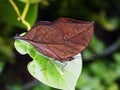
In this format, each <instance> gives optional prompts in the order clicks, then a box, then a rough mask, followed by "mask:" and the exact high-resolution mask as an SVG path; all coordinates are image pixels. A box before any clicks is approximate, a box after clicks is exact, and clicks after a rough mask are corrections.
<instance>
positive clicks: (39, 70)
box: [15, 40, 82, 90]
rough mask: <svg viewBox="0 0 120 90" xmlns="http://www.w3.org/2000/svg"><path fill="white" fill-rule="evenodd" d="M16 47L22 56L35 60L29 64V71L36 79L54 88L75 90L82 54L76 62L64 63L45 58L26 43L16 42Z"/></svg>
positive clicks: (80, 68)
mask: <svg viewBox="0 0 120 90" xmlns="http://www.w3.org/2000/svg"><path fill="white" fill-rule="evenodd" d="M15 47H16V49H17V50H18V52H20V53H21V54H29V55H30V56H31V57H32V58H33V61H31V62H30V63H29V64H28V70H29V72H30V73H31V75H33V76H34V77H35V78H36V79H38V80H39V81H41V82H42V83H44V84H46V85H48V86H51V87H54V88H58V89H64V90H75V86H76V83H77V80H78V78H79V75H80V73H81V70H82V59H81V55H80V54H78V55H77V56H75V57H76V58H75V59H74V60H72V61H68V62H65V63H62V62H59V61H54V60H52V59H50V58H49V59H48V58H47V57H45V56H43V55H42V54H40V53H39V52H38V51H36V49H35V48H34V47H33V46H32V45H30V44H29V43H27V42H26V41H23V40H16V41H15ZM77 57H79V58H77ZM48 63H49V64H48ZM66 63H67V64H66ZM65 64H66V66H65ZM64 66H65V67H64ZM62 69H63V70H62Z"/></svg>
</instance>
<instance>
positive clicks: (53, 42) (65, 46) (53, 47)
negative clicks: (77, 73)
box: [16, 18, 93, 61]
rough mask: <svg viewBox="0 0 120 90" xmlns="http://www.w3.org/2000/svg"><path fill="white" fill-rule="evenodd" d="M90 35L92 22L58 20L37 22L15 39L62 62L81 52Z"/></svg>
mask: <svg viewBox="0 0 120 90" xmlns="http://www.w3.org/2000/svg"><path fill="white" fill-rule="evenodd" d="M92 35H93V23H92V22H80V21H77V20H73V19H68V18H60V19H58V20H56V21H54V22H52V23H50V22H46V23H44V24H43V22H39V24H37V25H35V26H34V27H33V28H32V29H31V30H30V31H28V32H27V33H26V34H25V35H24V36H17V37H16V38H18V39H23V40H26V41H28V42H29V43H31V44H32V45H33V46H35V47H36V49H37V50H38V51H39V52H41V53H43V54H44V55H46V56H48V57H51V58H54V59H56V60H59V61H64V60H69V59H68V58H70V57H73V56H74V55H76V54H78V53H79V52H81V51H82V50H83V49H84V48H85V47H86V46H87V45H88V43H89V42H90V40H91V38H92Z"/></svg>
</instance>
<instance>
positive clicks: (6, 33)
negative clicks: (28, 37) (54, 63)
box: [0, 0, 120, 90]
mask: <svg viewBox="0 0 120 90" xmlns="http://www.w3.org/2000/svg"><path fill="white" fill-rule="evenodd" d="M14 1H15V3H16V5H17V6H18V8H19V10H20V12H21V13H22V11H23V8H24V5H25V3H26V2H27V1H28V0H14ZM30 3H31V4H30V8H29V11H28V13H27V16H26V18H25V19H26V21H28V22H29V23H30V24H31V26H33V25H34V24H35V22H37V21H38V20H49V21H52V20H55V19H56V18H59V17H69V18H73V19H78V20H85V21H87V20H92V21H94V22H95V34H94V37H93V40H92V41H91V43H90V45H89V47H88V48H87V49H86V50H85V51H84V52H83V56H85V57H92V56H96V57H97V58H95V59H94V58H92V59H93V60H91V59H90V58H89V60H83V72H82V74H81V76H80V78H79V80H78V83H77V86H76V90H119V89H120V70H119V69H120V27H119V26H120V22H119V21H120V0H115V1H114V0H30ZM0 8H1V10H0V78H1V79H0V88H1V90H22V89H23V88H26V89H25V90H41V89H42V90H54V89H53V88H50V87H48V86H45V85H43V84H41V83H35V84H32V85H31V84H30V85H28V86H27V85H26V83H28V82H30V81H33V78H32V76H30V75H29V73H28V72H27V70H26V65H27V63H28V62H29V60H31V59H30V58H28V56H22V55H19V54H18V53H17V52H16V51H15V49H14V45H13V44H14V39H13V37H14V35H15V34H19V33H22V32H24V31H26V29H25V28H26V27H25V26H24V25H23V24H22V23H21V22H20V21H18V20H17V14H16V13H15V11H14V9H13V7H12V6H11V4H10V3H9V1H8V0H0ZM55 90H56V89H55Z"/></svg>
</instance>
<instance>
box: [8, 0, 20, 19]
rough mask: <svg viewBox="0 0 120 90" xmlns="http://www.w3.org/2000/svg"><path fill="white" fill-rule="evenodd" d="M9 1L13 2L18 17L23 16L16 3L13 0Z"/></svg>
mask: <svg viewBox="0 0 120 90" xmlns="http://www.w3.org/2000/svg"><path fill="white" fill-rule="evenodd" d="M9 2H10V3H11V5H12V6H13V8H14V10H15V11H16V13H17V15H18V17H21V14H20V11H19V9H18V8H17V6H16V4H15V3H14V2H13V0H9Z"/></svg>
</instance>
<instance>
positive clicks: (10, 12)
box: [0, 0, 38, 28]
mask: <svg viewBox="0 0 120 90" xmlns="http://www.w3.org/2000/svg"><path fill="white" fill-rule="evenodd" d="M14 1H15V4H16V5H17V7H18V9H19V10H20V12H21V13H22V12H23V9H24V6H25V4H24V3H21V2H19V1H18V0H14ZM0 8H1V10H0V22H4V23H8V24H10V25H14V26H18V27H22V28H26V26H25V25H23V24H22V22H20V21H18V16H17V14H16V12H15V10H14V9H13V7H12V5H11V4H10V3H9V1H8V0H1V1H0ZM31 12H32V13H31ZM37 15H38V4H30V8H29V10H28V13H27V15H26V17H25V20H26V21H27V22H29V23H30V25H31V26H33V25H34V23H35V22H36V18H37Z"/></svg>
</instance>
